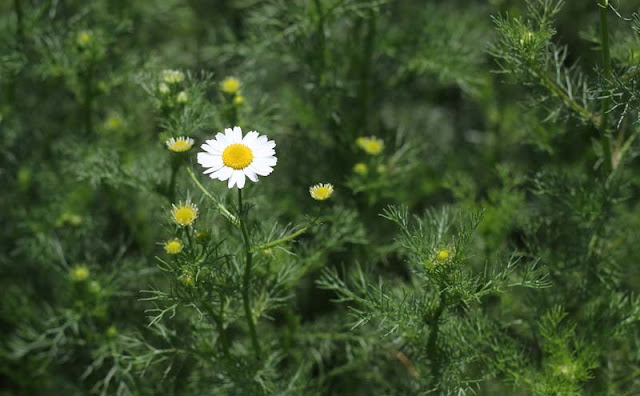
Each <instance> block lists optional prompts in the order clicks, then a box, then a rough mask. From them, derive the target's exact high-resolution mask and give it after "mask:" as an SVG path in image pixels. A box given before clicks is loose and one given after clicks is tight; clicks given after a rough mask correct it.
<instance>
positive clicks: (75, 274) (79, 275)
mask: <svg viewBox="0 0 640 396" xmlns="http://www.w3.org/2000/svg"><path fill="white" fill-rule="evenodd" d="M88 277H89V269H88V268H87V267H85V266H84V265H82V266H79V267H74V268H73V269H72V270H71V279H72V280H74V281H79V282H81V281H83V280H86V279H87V278H88Z"/></svg>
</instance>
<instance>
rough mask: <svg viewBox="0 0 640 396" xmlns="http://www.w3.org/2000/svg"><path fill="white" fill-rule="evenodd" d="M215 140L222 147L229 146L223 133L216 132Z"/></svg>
mask: <svg viewBox="0 0 640 396" xmlns="http://www.w3.org/2000/svg"><path fill="white" fill-rule="evenodd" d="M216 140H217V141H218V142H220V144H222V147H226V146H228V145H229V139H227V137H226V136H225V135H224V134H223V133H220V132H218V133H217V134H216Z"/></svg>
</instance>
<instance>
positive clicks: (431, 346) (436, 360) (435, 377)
mask: <svg viewBox="0 0 640 396" xmlns="http://www.w3.org/2000/svg"><path fill="white" fill-rule="evenodd" d="M446 304H447V294H446V292H445V291H442V290H441V291H440V300H439V302H438V306H437V308H436V311H435V312H434V313H433V316H432V317H431V320H430V324H429V338H428V339H427V355H428V356H429V359H430V360H431V376H432V383H433V385H434V386H437V385H438V383H439V382H440V375H441V372H442V361H441V356H440V353H439V351H438V333H439V331H440V317H441V316H442V313H443V312H444V309H445V307H446Z"/></svg>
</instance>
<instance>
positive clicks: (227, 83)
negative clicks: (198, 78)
mask: <svg viewBox="0 0 640 396" xmlns="http://www.w3.org/2000/svg"><path fill="white" fill-rule="evenodd" d="M220 89H221V90H222V92H224V93H228V94H232V95H233V94H235V93H236V92H238V91H239V90H240V80H238V79H237V78H235V77H227V78H225V79H224V80H222V83H220Z"/></svg>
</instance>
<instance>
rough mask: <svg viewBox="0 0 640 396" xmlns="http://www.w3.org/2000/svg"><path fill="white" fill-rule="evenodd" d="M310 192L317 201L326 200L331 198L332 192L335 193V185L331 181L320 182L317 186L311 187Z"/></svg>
mask: <svg viewBox="0 0 640 396" xmlns="http://www.w3.org/2000/svg"><path fill="white" fill-rule="evenodd" d="M309 194H311V198H313V199H315V200H316V201H324V200H326V199H329V197H331V194H333V186H332V185H331V184H330V183H326V184H323V183H319V184H316V185H315V186H311V187H309Z"/></svg>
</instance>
